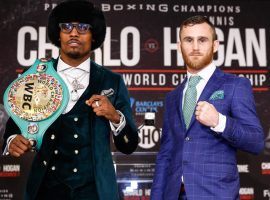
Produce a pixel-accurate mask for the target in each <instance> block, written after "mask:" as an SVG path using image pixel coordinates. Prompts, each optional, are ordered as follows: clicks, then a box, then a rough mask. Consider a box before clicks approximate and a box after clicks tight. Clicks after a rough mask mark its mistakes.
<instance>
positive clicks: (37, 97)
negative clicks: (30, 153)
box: [8, 73, 63, 132]
mask: <svg viewBox="0 0 270 200" xmlns="http://www.w3.org/2000/svg"><path fill="white" fill-rule="evenodd" d="M62 93H63V89H62V86H61V84H60V83H59V81H58V80H57V79H56V78H54V77H53V76H51V75H48V74H45V73H36V74H28V75H26V76H24V77H22V78H21V79H19V80H18V81H17V82H16V83H15V84H14V85H13V86H12V87H11V89H10V91H9V93H8V103H9V105H10V107H11V110H12V112H13V113H14V114H15V115H17V116H18V117H20V118H22V119H25V120H28V121H40V120H43V119H46V118H48V117H50V116H51V115H52V114H53V113H54V112H55V111H56V110H57V109H58V108H59V107H60V105H61V101H62V98H63V95H62ZM34 128H35V127H33V126H30V128H29V129H30V130H31V129H34ZM30 132H31V131H30ZM34 132H35V131H34Z"/></svg>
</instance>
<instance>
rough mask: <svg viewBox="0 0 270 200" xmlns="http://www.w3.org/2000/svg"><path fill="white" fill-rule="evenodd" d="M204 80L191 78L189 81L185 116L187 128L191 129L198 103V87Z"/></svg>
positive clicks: (195, 77) (185, 101) (185, 99)
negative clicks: (192, 118)
mask: <svg viewBox="0 0 270 200" xmlns="http://www.w3.org/2000/svg"><path fill="white" fill-rule="evenodd" d="M201 79H202V78H201V77H200V76H191V77H190V78H189V81H188V87H187V90H186V93H185V98H184V106H183V115H184V120H185V124H186V128H188V127H189V124H190V120H191V117H192V115H193V112H194V109H195V106H196V101H197V90H196V85H197V84H198V83H199V82H200V80H201Z"/></svg>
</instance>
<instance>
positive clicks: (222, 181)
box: [151, 69, 264, 200]
mask: <svg viewBox="0 0 270 200" xmlns="http://www.w3.org/2000/svg"><path fill="white" fill-rule="evenodd" d="M185 82H186V81H184V82H183V83H182V84H181V85H180V86H178V87H177V88H176V89H175V90H174V91H172V92H170V93H169V94H168V95H167V97H166V103H165V106H166V107H165V114H164V121H163V131H162V137H161V145H160V151H159V153H158V156H157V160H156V169H155V176H154V180H153V185H152V191H151V200H177V199H178V196H179V192H180V185H181V176H183V177H184V184H185V190H186V195H187V199H188V200H223V199H224V200H225V199H226V200H235V199H239V176H238V170H237V163H236V151H237V149H240V150H243V151H247V152H250V153H254V154H257V153H259V152H260V151H261V150H262V149H263V148H264V134H263V130H262V127H261V125H260V122H259V120H258V117H257V114H256V110H255V103H254V98H253V94H252V88H251V85H250V82H249V80H248V79H246V78H239V77H237V76H235V75H231V74H226V73H223V72H222V71H221V70H220V69H216V70H215V72H214V74H213V75H212V76H211V78H210V79H209V81H208V83H207V85H206V86H205V88H204V90H203V92H202V94H201V96H200V98H199V101H207V102H209V103H211V104H213V105H214V106H215V108H216V109H217V110H218V112H220V113H221V114H223V115H225V116H226V117H227V121H226V128H225V130H224V132H223V133H216V132H214V131H212V130H211V129H210V128H209V127H207V126H204V125H202V124H201V123H199V122H198V121H197V120H196V119H195V117H194V116H193V117H192V119H191V123H190V127H189V128H188V129H187V130H186V128H185V123H184V118H183V113H182V99H183V98H182V97H183V89H184V86H185ZM215 91H224V98H222V99H214V100H209V99H210V97H211V95H212V94H213V93H214V92H215Z"/></svg>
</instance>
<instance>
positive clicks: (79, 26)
mask: <svg viewBox="0 0 270 200" xmlns="http://www.w3.org/2000/svg"><path fill="white" fill-rule="evenodd" d="M59 27H60V29H61V31H62V32H63V33H70V32H71V31H72V30H73V28H74V27H75V28H76V30H77V32H78V33H80V34H85V33H87V32H88V31H89V30H90V29H91V28H92V26H91V25H90V24H85V23H59Z"/></svg>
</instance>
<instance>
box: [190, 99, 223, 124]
mask: <svg viewBox="0 0 270 200" xmlns="http://www.w3.org/2000/svg"><path fill="white" fill-rule="evenodd" d="M218 114H219V113H218V111H217V110H216V108H215V107H214V106H213V105H212V104H210V103H208V102H206V101H200V102H198V103H197V107H196V111H195V116H196V119H197V120H198V121H199V122H200V123H202V124H203V125H205V126H210V127H213V128H214V127H216V126H217V125H218V120H219V118H218Z"/></svg>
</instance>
